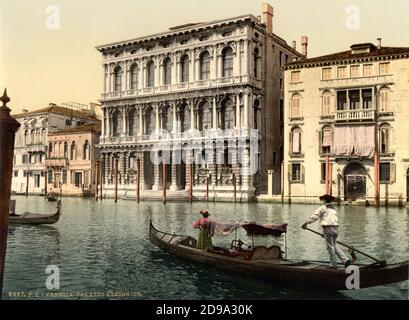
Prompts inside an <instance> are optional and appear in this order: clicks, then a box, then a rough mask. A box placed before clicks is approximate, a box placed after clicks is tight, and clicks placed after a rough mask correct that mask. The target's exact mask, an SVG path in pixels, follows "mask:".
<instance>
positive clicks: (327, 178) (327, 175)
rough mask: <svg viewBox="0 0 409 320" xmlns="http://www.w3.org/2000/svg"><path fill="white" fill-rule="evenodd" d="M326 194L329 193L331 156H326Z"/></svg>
mask: <svg viewBox="0 0 409 320" xmlns="http://www.w3.org/2000/svg"><path fill="white" fill-rule="evenodd" d="M325 194H329V157H328V156H326V157H325Z"/></svg>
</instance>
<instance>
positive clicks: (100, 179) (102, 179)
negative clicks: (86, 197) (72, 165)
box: [97, 160, 104, 201]
mask: <svg viewBox="0 0 409 320" xmlns="http://www.w3.org/2000/svg"><path fill="white" fill-rule="evenodd" d="M99 163H100V165H99V182H100V187H99V199H100V200H101V201H102V185H103V183H104V182H103V181H104V177H103V172H102V164H103V162H102V160H101V161H100V162H99ZM97 196H98V195H97Z"/></svg>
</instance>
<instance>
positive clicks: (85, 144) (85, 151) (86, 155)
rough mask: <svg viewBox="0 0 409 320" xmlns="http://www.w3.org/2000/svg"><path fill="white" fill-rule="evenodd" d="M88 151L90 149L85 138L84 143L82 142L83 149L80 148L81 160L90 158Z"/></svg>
mask: <svg viewBox="0 0 409 320" xmlns="http://www.w3.org/2000/svg"><path fill="white" fill-rule="evenodd" d="M89 151H90V148H89V142H88V140H86V141H85V143H84V147H83V150H82V160H89V159H90V154H89Z"/></svg>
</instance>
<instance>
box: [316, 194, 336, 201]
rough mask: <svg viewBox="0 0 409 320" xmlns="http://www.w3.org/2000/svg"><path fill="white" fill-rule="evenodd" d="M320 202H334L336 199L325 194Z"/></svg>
mask: <svg viewBox="0 0 409 320" xmlns="http://www.w3.org/2000/svg"><path fill="white" fill-rule="evenodd" d="M320 200H321V201H322V200H325V201H327V202H333V201H334V200H335V198H334V197H333V196H331V195H329V194H324V195H323V196H321V197H320Z"/></svg>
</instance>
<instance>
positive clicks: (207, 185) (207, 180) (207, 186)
mask: <svg viewBox="0 0 409 320" xmlns="http://www.w3.org/2000/svg"><path fill="white" fill-rule="evenodd" d="M206 201H207V202H209V175H207V176H206Z"/></svg>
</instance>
